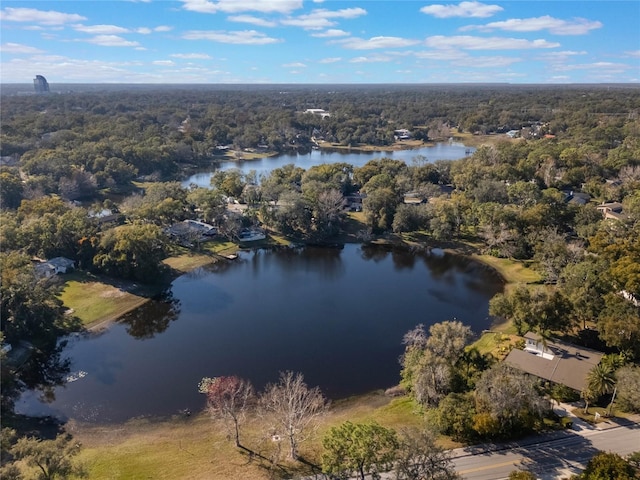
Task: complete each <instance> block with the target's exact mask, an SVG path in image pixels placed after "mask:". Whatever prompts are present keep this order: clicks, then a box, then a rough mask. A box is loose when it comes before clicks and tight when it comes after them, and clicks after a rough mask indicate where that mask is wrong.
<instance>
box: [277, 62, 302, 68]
mask: <svg viewBox="0 0 640 480" xmlns="http://www.w3.org/2000/svg"><path fill="white" fill-rule="evenodd" d="M282 66H283V67H285V68H306V67H307V66H306V65H305V64H304V63H301V62H294V63H285V64H284V65H282Z"/></svg>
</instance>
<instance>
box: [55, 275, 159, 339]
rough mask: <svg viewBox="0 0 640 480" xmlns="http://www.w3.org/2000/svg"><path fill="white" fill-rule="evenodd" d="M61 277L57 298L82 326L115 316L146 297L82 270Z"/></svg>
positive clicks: (136, 304) (112, 318)
mask: <svg viewBox="0 0 640 480" xmlns="http://www.w3.org/2000/svg"><path fill="white" fill-rule="evenodd" d="M63 278H64V279H65V285H64V288H63V290H62V293H61V294H60V300H62V303H63V305H64V306H65V307H66V308H69V309H71V310H72V311H73V313H72V315H74V316H76V317H77V318H79V319H80V320H81V321H82V324H83V325H84V326H85V327H90V326H94V325H98V324H101V323H103V322H109V321H114V320H117V319H118V318H119V317H121V316H122V315H124V314H125V313H128V312H130V311H132V310H135V309H136V308H138V307H140V306H141V305H143V304H144V303H146V302H147V301H149V299H148V298H145V297H142V296H139V295H136V294H134V293H131V292H129V291H127V290H126V289H125V288H123V287H118V286H115V285H111V284H108V283H104V282H102V281H100V280H99V279H97V278H96V277H93V276H90V275H87V274H84V273H82V272H74V273H72V274H68V275H65V276H64V277H63Z"/></svg>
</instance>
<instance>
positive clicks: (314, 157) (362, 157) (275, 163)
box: [182, 142, 475, 187]
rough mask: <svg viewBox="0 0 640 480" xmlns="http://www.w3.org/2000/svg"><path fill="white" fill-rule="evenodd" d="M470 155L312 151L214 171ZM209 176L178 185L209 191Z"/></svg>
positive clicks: (439, 148) (439, 147)
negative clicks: (204, 188) (202, 188)
mask: <svg viewBox="0 0 640 480" xmlns="http://www.w3.org/2000/svg"><path fill="white" fill-rule="evenodd" d="M473 151H475V149H474V148H469V147H465V146H464V145H463V144H461V143H455V142H453V143H449V142H442V143H436V144H435V145H432V146H429V147H422V148H416V149H412V150H395V151H392V152H363V153H344V152H328V151H325V150H312V151H311V152H309V153H305V154H296V153H293V154H284V155H278V156H277V157H269V158H260V159H256V160H247V161H225V162H221V163H220V165H219V167H218V169H219V170H229V169H231V168H238V169H240V170H241V171H243V172H244V173H248V172H249V171H250V170H255V171H256V173H257V174H258V175H260V174H267V173H269V172H270V171H271V170H273V169H275V168H280V167H283V166H284V165H287V164H290V163H294V164H295V165H297V166H298V167H302V168H304V169H305V170H307V169H309V168H311V167H313V166H315V165H321V164H323V163H339V162H344V163H348V164H351V165H353V166H354V167H361V166H363V165H364V164H365V163H367V162H368V161H370V160H375V159H380V158H384V157H388V158H392V159H394V160H402V161H404V162H406V163H407V165H411V162H412V161H413V159H415V158H416V157H420V156H422V157H426V159H427V160H428V161H430V162H434V161H436V160H458V159H460V158H464V157H465V156H466V155H468V154H469V153H470V152H473ZM212 174H213V172H212V171H210V170H208V171H202V172H199V173H194V174H193V175H191V176H190V177H189V178H187V179H186V180H185V181H184V182H182V185H183V186H184V187H188V186H189V185H191V184H192V183H193V184H196V185H198V186H199V187H209V186H210V182H211V175H212Z"/></svg>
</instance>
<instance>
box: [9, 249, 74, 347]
mask: <svg viewBox="0 0 640 480" xmlns="http://www.w3.org/2000/svg"><path fill="white" fill-rule="evenodd" d="M0 277H1V281H0V318H2V332H3V333H4V335H5V339H6V341H7V342H8V343H16V342H18V341H20V340H24V339H29V340H31V341H44V342H47V341H50V340H52V339H55V338H56V336H57V334H58V333H59V332H60V331H61V329H62V327H63V325H64V322H65V317H64V315H63V310H62V303H61V302H60V300H59V299H58V298H57V296H56V295H57V294H58V288H59V287H56V286H55V285H53V284H51V283H50V282H47V281H45V280H44V279H39V278H38V277H37V276H36V275H35V270H34V268H33V265H32V264H31V261H30V259H29V257H27V256H25V255H21V254H19V253H17V252H8V253H1V254H0Z"/></svg>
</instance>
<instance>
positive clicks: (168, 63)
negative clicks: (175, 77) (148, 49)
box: [151, 60, 176, 67]
mask: <svg viewBox="0 0 640 480" xmlns="http://www.w3.org/2000/svg"><path fill="white" fill-rule="evenodd" d="M151 63H152V64H154V65H159V66H161V67H171V66H173V65H175V64H176V62H174V61H172V60H154V61H153V62H151Z"/></svg>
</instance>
